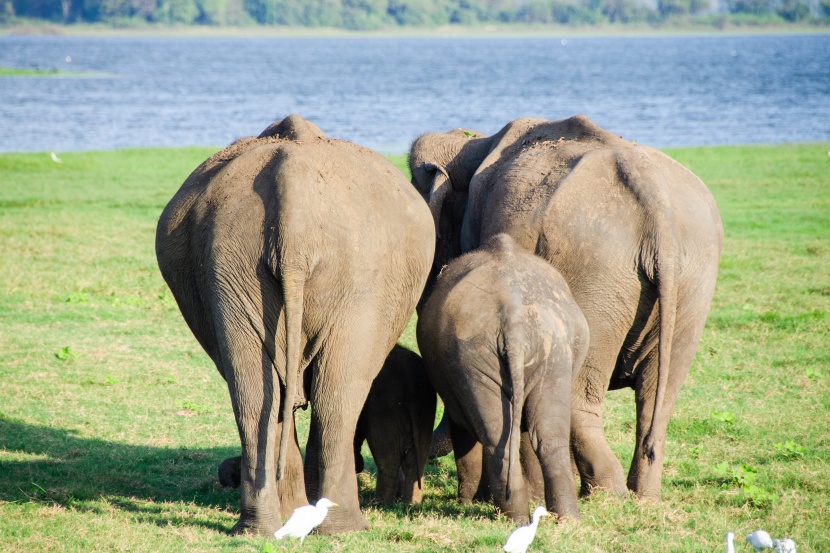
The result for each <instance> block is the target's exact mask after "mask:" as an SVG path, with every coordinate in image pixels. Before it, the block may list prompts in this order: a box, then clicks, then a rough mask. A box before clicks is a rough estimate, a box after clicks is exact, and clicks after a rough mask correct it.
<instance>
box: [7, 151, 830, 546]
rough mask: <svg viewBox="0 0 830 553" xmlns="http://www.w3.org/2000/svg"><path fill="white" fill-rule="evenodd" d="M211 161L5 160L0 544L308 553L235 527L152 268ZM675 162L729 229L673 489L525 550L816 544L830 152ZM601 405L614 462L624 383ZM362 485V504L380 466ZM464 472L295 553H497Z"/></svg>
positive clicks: (683, 420)
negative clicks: (238, 533) (182, 198)
mask: <svg viewBox="0 0 830 553" xmlns="http://www.w3.org/2000/svg"><path fill="white" fill-rule="evenodd" d="M212 151H213V150H210V149H196V148H188V149H144V150H121V151H113V152H90V153H62V154H61V155H60V157H61V159H62V163H55V162H53V161H52V160H51V158H50V156H49V154H48V153H43V154H0V551H4V552H7V551H166V552H174V551H275V550H276V551H281V550H292V551H296V550H298V548H297V545H296V544H286V543H282V542H276V541H275V540H273V539H270V540H268V539H262V538H253V537H232V536H229V535H228V533H227V532H228V530H229V529H230V528H231V526H233V524H234V522H235V521H236V518H237V513H236V509H237V508H238V502H239V498H238V492H237V491H236V490H224V489H222V488H221V487H219V485H218V482H217V479H216V476H215V474H216V467H217V465H218V463H219V462H220V461H221V460H222V459H224V458H225V457H227V456H230V455H234V454H236V451H237V450H238V447H239V443H238V437H237V433H236V427H235V424H234V420H233V416H232V413H231V407H230V401H229V398H228V393H227V391H226V387H225V384H224V382H223V381H222V379H221V378H220V376H219V374H218V373H217V371H216V369H215V368H214V367H213V366H212V365H211V363H210V362H209V360H208V358H207V356H206V355H205V354H204V353H203V351H202V350H201V349H200V348H199V346H198V344H197V343H196V341H195V339H194V338H193V337H192V336H191V334H190V332H189V331H188V329H187V327H186V326H185V324H184V321H183V320H182V318H181V316H180V314H179V312H178V309H177V307H176V305H175V302H174V301H173V299H172V297H171V295H170V293H169V291H168V290H167V289H166V286H165V284H164V282H163V281H162V279H161V276H160V275H159V272H158V269H157V267H156V262H155V255H154V245H153V240H154V233H155V225H156V221H157V218H158V216H159V214H160V212H161V210H162V208H163V207H164V205H165V204H166V203H167V201H168V200H169V199H170V197H171V196H172V195H173V193H174V192H175V190H176V189H177V188H178V187H179V185H180V184H181V183H182V181H183V180H184V179H185V177H186V176H187V174H188V173H189V172H190V171H191V170H192V169H193V168H195V167H196V165H197V164H199V163H200V162H201V161H202V160H203V159H204V158H205V157H207V156H208V155H209V154H211V153H212ZM668 153H669V154H670V155H672V156H673V157H675V158H676V159H677V160H678V161H680V162H681V163H683V164H684V165H686V166H688V167H689V168H691V169H692V170H693V171H694V172H695V173H697V174H698V175H699V176H700V177H701V178H702V179H703V180H704V182H706V183H707V184H708V185H709V187H710V188H711V190H712V191H713V193H714V195H715V197H716V199H717V201H718V204H719V206H720V210H721V215H722V217H723V220H724V226H725V231H726V240H725V251H724V255H723V259H722V262H721V270H720V275H719V282H718V287H717V290H716V293H715V298H714V301H713V305H712V310H711V313H710V316H709V321H708V324H707V328H706V331H705V332H704V335H703V339H702V342H701V344H700V348H699V351H698V355H697V358H696V359H695V362H694V365H693V366H692V370H691V374H690V377H689V378H688V380H687V382H686V384H685V386H684V388H683V390H682V392H681V396H680V399H679V401H678V406H677V408H676V410H675V412H674V416H673V418H672V422H671V425H670V427H669V437H668V447H667V462H666V467H665V472H664V478H663V498H664V499H663V501H662V502H661V503H650V502H638V501H636V500H633V499H629V500H625V501H622V500H617V499H613V498H610V497H603V496H601V495H600V496H598V497H595V498H592V499H591V500H585V501H580V509H581V513H582V520H581V521H580V522H579V523H574V524H568V525H556V524H553V523H551V522H550V521H549V520H546V521H543V523H542V525H541V526H540V529H539V533H538V535H537V540H538V541H537V542H536V543H535V544H534V545H533V546H532V549H531V551H570V552H601V551H608V552H617V551H621V552H629V551H630V552H635V551H649V552H677V551H690V552H713V551H724V550H725V547H724V534H725V533H726V532H727V531H728V530H733V531H735V533H736V535H737V536H738V539H737V542H738V545H737V550H738V551H739V552H741V551H751V549H750V548H749V547H748V546H746V545H744V544H743V537H742V536H743V535H745V534H746V533H748V532H750V531H753V530H755V529H757V528H764V529H766V530H767V531H769V532H770V533H771V534H773V537H779V536H783V535H789V536H791V537H793V538H794V539H795V542H796V544H797V546H798V551H799V553H810V552H827V551H830V534H828V529H830V449H828V448H830V315H829V313H830V158H828V144H812V145H782V146H755V147H731V146H730V147H717V148H692V149H682V150H671V151H669V152H668ZM394 161H395V162H396V163H398V164H399V165H402V162H403V158H402V157H396V158H394ZM402 341H403V343H404V344H405V345H409V346H411V347H414V345H415V344H414V340H413V336H412V332H411V328H410V329H409V332H408V333H406V334H405V335H404V337H403V338H402ZM606 405H607V413H608V415H607V419H606V432H607V435H608V437H609V440H610V442H611V444H612V447H613V448H614V450H615V451H616V452H617V454H618V455H619V456H620V457H621V459H622V460H623V465H624V466H625V467H627V465H628V463H629V459H630V456H631V455H632V452H633V424H634V407H633V394H632V393H630V392H629V391H619V392H612V393H610V394H609V395H608V398H607V400H606ZM369 466H370V467H371V464H369ZM359 481H360V487H361V497H362V499H363V500H366V501H368V500H369V498H370V497H371V495H372V492H373V489H374V483H373V476H372V474H371V473H370V474H361V475H360V476H359ZM455 485H456V484H455V477H454V465H453V463H452V462H451V460H450V459H449V458H445V459H442V460H440V462H438V463H435V464H431V465H430V466H429V467H428V475H427V479H426V486H427V488H426V493H425V500H424V502H423V504H422V505H421V506H418V507H405V506H393V507H389V508H374V507H367V508H366V509H365V513H366V515H367V517H368V519H369V521H370V524H371V527H372V528H371V530H370V531H368V532H364V533H355V534H349V535H343V536H336V537H323V536H312V537H310V538H309V539H307V540H306V541H305V546H304V548H303V550H304V551H368V550H372V551H498V550H500V546H501V544H502V543H503V542H504V539H505V537H506V536H507V534H508V533H509V531H510V530H511V529H512V525H511V524H510V523H509V522H508V521H506V520H505V519H504V518H499V517H496V516H495V515H494V513H493V509H492V508H491V507H490V506H488V505H484V504H474V505H472V506H461V505H459V504H458V503H456V502H455V500H454V495H455Z"/></svg>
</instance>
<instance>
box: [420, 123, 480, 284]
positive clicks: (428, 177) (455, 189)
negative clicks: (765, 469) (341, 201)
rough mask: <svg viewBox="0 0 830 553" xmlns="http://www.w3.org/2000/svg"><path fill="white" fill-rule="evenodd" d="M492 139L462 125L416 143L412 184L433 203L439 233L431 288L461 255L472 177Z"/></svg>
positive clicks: (431, 209)
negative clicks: (448, 264)
mask: <svg viewBox="0 0 830 553" xmlns="http://www.w3.org/2000/svg"><path fill="white" fill-rule="evenodd" d="M492 143H493V139H492V137H485V136H484V135H482V134H481V133H478V132H475V131H469V130H462V129H456V130H453V131H450V132H447V133H431V134H425V135H423V136H421V137H419V138H418V139H416V140H415V142H413V143H412V148H411V149H410V152H409V169H410V171H411V172H412V185H413V186H414V187H415V188H416V190H418V192H419V193H420V194H421V196H422V197H423V198H424V200H425V201H426V202H427V204H428V205H429V210H430V212H432V218H433V221H434V222H435V231H436V234H437V236H436V239H437V242H436V251H435V260H434V262H433V267H432V272H431V273H430V278H429V280H428V281H427V282H428V284H427V288H430V283H432V282H433V281H434V280H435V278H436V277H437V276H438V273H439V272H440V271H441V268H442V267H443V266H444V265H446V264H447V263H448V262H449V261H450V260H451V259H453V258H455V257H458V256H459V255H461V232H460V229H461V221H462V220H463V217H464V211H465V209H466V206H467V196H468V190H469V186H470V181H471V180H472V178H473V175H474V174H475V172H476V170H477V169H478V167H479V165H481V162H482V161H483V160H484V158H485V157H487V155H488V154H489V153H490V149H491V148H492ZM426 294H427V292H426V291H425V297H426Z"/></svg>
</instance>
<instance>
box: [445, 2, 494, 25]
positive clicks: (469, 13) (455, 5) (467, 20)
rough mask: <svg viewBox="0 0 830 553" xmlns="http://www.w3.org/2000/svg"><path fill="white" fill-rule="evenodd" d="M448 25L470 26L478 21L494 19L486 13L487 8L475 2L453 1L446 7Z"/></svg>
mask: <svg viewBox="0 0 830 553" xmlns="http://www.w3.org/2000/svg"><path fill="white" fill-rule="evenodd" d="M447 19H448V22H449V23H454V24H460V25H472V24H475V23H478V22H480V21H488V20H491V19H494V18H492V17H490V16H489V15H488V13H487V8H486V7H485V6H482V5H481V4H479V3H478V2H477V1H476V0H453V1H452V2H450V3H449V4H448V5H447Z"/></svg>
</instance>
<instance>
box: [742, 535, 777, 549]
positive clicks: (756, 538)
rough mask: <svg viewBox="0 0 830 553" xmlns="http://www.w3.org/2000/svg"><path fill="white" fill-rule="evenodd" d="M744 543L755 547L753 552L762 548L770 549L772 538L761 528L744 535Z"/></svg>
mask: <svg viewBox="0 0 830 553" xmlns="http://www.w3.org/2000/svg"><path fill="white" fill-rule="evenodd" d="M746 543H748V544H749V545H751V546H752V547H754V548H755V553H759V552H760V551H762V550H764V549H772V538H771V537H769V534H767V533H766V532H764V531H763V530H755V531H754V532H752V533H751V534H747V535H746Z"/></svg>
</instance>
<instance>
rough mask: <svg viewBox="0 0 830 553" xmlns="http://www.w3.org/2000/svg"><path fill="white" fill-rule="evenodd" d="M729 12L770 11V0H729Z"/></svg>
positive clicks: (760, 13) (761, 12)
mask: <svg viewBox="0 0 830 553" xmlns="http://www.w3.org/2000/svg"><path fill="white" fill-rule="evenodd" d="M729 11H730V12H731V13H746V14H750V15H765V14H768V13H770V12H772V2H771V0H729Z"/></svg>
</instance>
